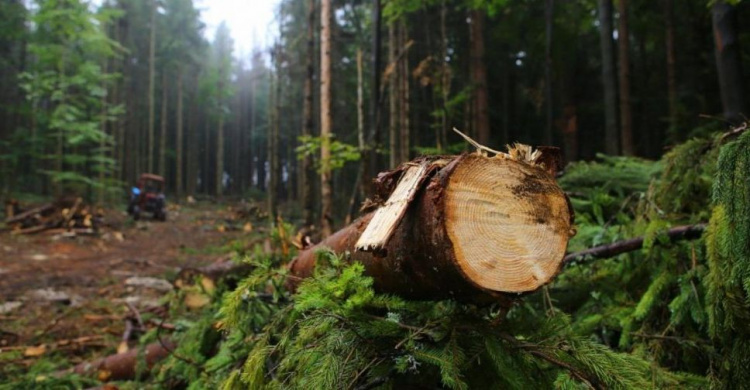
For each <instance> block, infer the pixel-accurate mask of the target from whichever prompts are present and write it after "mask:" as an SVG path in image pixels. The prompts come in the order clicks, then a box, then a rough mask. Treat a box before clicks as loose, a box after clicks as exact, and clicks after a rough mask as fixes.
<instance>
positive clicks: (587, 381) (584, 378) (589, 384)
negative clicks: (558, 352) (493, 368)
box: [500, 333, 602, 389]
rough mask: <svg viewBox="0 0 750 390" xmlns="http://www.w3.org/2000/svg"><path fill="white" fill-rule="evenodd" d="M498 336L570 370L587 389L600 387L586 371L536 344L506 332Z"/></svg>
mask: <svg viewBox="0 0 750 390" xmlns="http://www.w3.org/2000/svg"><path fill="white" fill-rule="evenodd" d="M500 338H502V339H503V340H505V341H507V342H509V343H510V344H511V345H512V346H513V347H514V348H517V349H522V350H525V351H527V352H528V353H530V354H531V355H534V356H536V357H538V358H540V359H543V360H546V361H547V362H549V363H552V364H554V365H556V366H558V367H561V368H564V369H566V370H568V372H570V375H572V376H573V377H575V378H576V379H578V380H579V381H580V382H581V383H583V384H584V385H586V387H588V388H589V389H600V388H602V386H600V385H598V381H596V379H594V378H589V377H588V376H587V375H586V373H584V372H582V371H581V370H579V369H578V368H576V367H574V366H572V365H570V364H569V363H567V362H564V361H562V360H560V359H558V358H556V357H554V356H551V355H549V354H547V353H546V352H544V351H543V350H542V349H541V348H540V347H539V346H538V345H536V344H532V343H525V342H522V341H519V340H518V339H517V338H515V337H513V336H512V335H511V334H508V333H500Z"/></svg>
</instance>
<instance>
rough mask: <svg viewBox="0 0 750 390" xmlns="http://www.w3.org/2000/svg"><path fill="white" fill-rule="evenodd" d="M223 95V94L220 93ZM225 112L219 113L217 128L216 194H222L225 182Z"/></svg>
mask: <svg viewBox="0 0 750 390" xmlns="http://www.w3.org/2000/svg"><path fill="white" fill-rule="evenodd" d="M220 95H221V94H220ZM223 179H224V114H223V113H222V114H219V123H218V126H217V128H216V172H215V174H214V181H215V182H214V184H215V188H214V194H215V195H216V196H221V195H222V194H223V193H224V191H223V184H224V183H223V182H224V180H223Z"/></svg>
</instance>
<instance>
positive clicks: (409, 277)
mask: <svg viewBox="0 0 750 390" xmlns="http://www.w3.org/2000/svg"><path fill="white" fill-rule="evenodd" d="M520 150H521V151H519V149H514V150H512V151H511V153H510V154H508V155H506V154H502V155H498V156H495V157H487V156H485V155H482V154H478V153H474V154H465V155H461V156H458V157H453V158H449V159H448V160H447V161H448V163H447V165H444V164H445V158H443V159H442V160H435V164H432V165H430V166H429V167H428V169H427V172H428V175H429V178H428V179H425V180H424V181H423V182H422V184H421V185H418V184H417V185H418V188H416V191H415V195H414V196H413V201H411V203H409V204H408V207H407V208H406V210H405V212H404V214H403V216H402V217H401V218H400V220H399V221H397V222H396V224H397V226H396V228H395V230H394V231H393V233H392V235H390V239H388V240H387V242H385V243H384V245H383V246H382V249H383V250H382V251H374V252H364V251H356V250H355V249H356V245H355V244H356V243H357V241H358V240H359V239H360V236H362V235H363V232H365V231H366V229H367V227H368V225H369V224H370V222H371V221H372V220H373V219H374V218H376V217H375V215H376V213H377V212H378V211H375V213H370V214H367V215H364V216H363V217H361V218H360V219H358V220H357V221H355V222H354V223H352V224H351V225H349V226H347V227H345V228H344V229H342V230H340V231H338V232H337V233H335V234H334V235H332V236H330V237H329V238H328V239H326V240H325V241H323V242H321V243H320V244H318V245H316V246H315V247H312V248H310V249H308V250H305V251H302V252H300V254H299V256H298V257H297V258H296V259H295V260H293V261H292V262H291V263H290V265H289V267H290V270H291V273H292V275H294V276H297V278H293V279H294V280H293V281H290V287H291V288H295V287H296V284H297V283H299V280H301V278H305V277H308V276H310V275H311V274H312V272H313V269H314V266H315V252H316V251H317V250H318V249H320V248H322V247H329V248H331V249H332V250H333V251H334V252H337V253H345V252H347V251H348V252H350V253H351V254H350V260H351V261H358V262H361V263H362V264H364V266H365V269H366V272H367V274H368V275H370V276H372V277H373V279H374V281H375V288H376V289H377V290H379V291H381V292H385V293H394V294H399V295H401V296H404V297H407V298H416V299H439V298H448V297H453V298H457V299H461V300H470V301H479V300H486V299H487V298H495V299H497V298H500V297H507V296H508V295H507V294H508V293H523V292H529V291H534V290H536V289H538V288H539V287H541V286H543V285H544V284H546V283H548V282H549V281H550V280H551V279H552V278H553V277H554V276H555V275H556V274H557V272H558V271H559V270H560V266H561V264H562V260H563V257H564V256H565V250H566V248H567V244H568V240H569V238H570V236H571V235H572V234H574V233H573V229H572V222H573V211H572V208H571V207H570V203H569V202H568V199H567V197H566V196H565V194H564V193H563V191H562V190H561V189H560V187H558V186H557V184H556V183H555V180H554V177H553V175H552V174H550V172H549V171H548V168H546V167H545V166H543V165H542V164H538V163H536V161H537V160H539V161H544V160H545V159H544V158H542V156H541V154H540V153H537V152H534V153H532V152H531V150H530V149H520ZM511 156H513V157H511ZM438 161H441V163H439V164H438V163H437V162H438ZM414 165H415V164H414V163H411V164H407V165H404V166H401V167H400V168H399V169H397V170H396V171H394V172H390V173H387V174H381V176H380V179H381V182H382V181H383V179H382V178H388V179H391V178H395V177H397V175H398V174H399V171H400V172H402V173H403V172H409V169H408V168H409V167H412V166H414ZM417 165H419V164H417ZM443 165H444V166H443ZM404 177H406V179H405V180H412V181H414V180H413V177H411V176H409V175H404ZM392 181H395V180H392ZM379 184H382V183H379ZM400 185H401V182H400V181H399V182H398V185H390V186H387V187H389V188H390V189H391V192H392V196H394V197H404V191H405V189H403V188H400V189H399V191H394V190H393V189H394V188H398V187H400ZM406 192H407V193H408V192H410V191H406ZM390 200H391V199H389V202H386V203H385V205H384V206H382V207H385V208H388V207H390V205H391V204H392V203H391V202H390ZM379 210H382V208H381V209H379Z"/></svg>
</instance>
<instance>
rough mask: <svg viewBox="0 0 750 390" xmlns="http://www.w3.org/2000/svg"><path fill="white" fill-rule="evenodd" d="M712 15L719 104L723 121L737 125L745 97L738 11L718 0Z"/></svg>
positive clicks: (742, 117) (742, 110)
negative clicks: (719, 95) (722, 112)
mask: <svg viewBox="0 0 750 390" xmlns="http://www.w3.org/2000/svg"><path fill="white" fill-rule="evenodd" d="M711 12H712V14H713V30H714V45H715V53H716V69H717V73H718V74H719V88H720V90H721V103H722V106H723V107H724V118H725V119H726V120H727V121H729V122H730V123H732V124H734V125H737V124H739V123H741V122H742V121H743V120H744V118H745V116H746V115H745V114H746V111H745V97H744V90H743V86H744V85H745V80H744V79H743V78H742V53H741V51H740V41H739V33H738V29H737V26H738V20H737V9H736V7H735V6H733V5H730V4H727V3H726V2H725V1H722V0H718V1H716V2H715V3H714V5H713V7H712V9H711Z"/></svg>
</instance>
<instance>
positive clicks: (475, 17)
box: [469, 10, 490, 145]
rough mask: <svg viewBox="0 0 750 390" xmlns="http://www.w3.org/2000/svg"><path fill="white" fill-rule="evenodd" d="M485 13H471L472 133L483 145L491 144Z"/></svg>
mask: <svg viewBox="0 0 750 390" xmlns="http://www.w3.org/2000/svg"><path fill="white" fill-rule="evenodd" d="M484 19H485V15H484V12H482V11H480V10H472V11H471V22H470V24H469V39H470V45H471V82H472V84H473V86H474V96H473V107H472V111H473V112H472V115H473V117H472V132H473V134H474V135H475V136H476V138H477V141H478V142H479V143H480V144H482V145H488V144H489V143H490V118H489V112H488V97H487V66H486V64H485V63H484Z"/></svg>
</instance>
